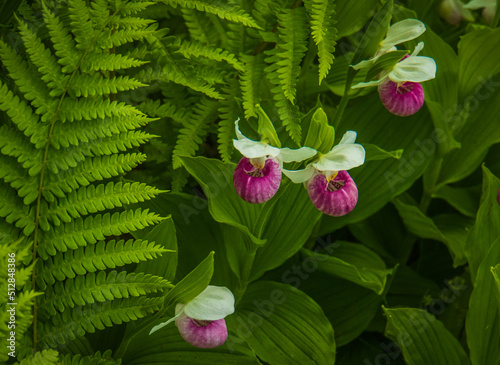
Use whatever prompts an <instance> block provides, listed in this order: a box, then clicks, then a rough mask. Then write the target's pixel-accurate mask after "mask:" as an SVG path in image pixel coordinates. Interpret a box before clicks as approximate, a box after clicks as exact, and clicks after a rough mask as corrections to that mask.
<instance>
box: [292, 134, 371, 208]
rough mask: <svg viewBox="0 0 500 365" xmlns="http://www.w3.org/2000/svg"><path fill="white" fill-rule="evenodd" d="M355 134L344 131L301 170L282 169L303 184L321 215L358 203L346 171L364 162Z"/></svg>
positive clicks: (364, 154)
mask: <svg viewBox="0 0 500 365" xmlns="http://www.w3.org/2000/svg"><path fill="white" fill-rule="evenodd" d="M356 136H357V134H356V132H354V131H347V132H346V133H345V134H344V136H343V137H342V140H341V141H340V142H339V144H338V145H336V146H334V147H333V148H332V150H331V151H330V152H328V153H327V154H325V155H321V156H320V157H319V158H318V159H317V160H316V161H315V162H312V163H310V164H308V165H307V166H306V168H305V169H303V170H297V171H288V170H283V173H284V174H285V175H286V176H288V177H289V178H290V180H292V181H293V182H294V183H306V187H307V191H308V193H309V198H310V199H311V202H312V203H313V204H314V206H315V207H316V208H318V209H319V210H320V211H322V212H323V213H325V214H328V215H331V216H334V217H340V216H343V215H346V214H348V213H349V212H351V211H352V210H353V209H354V207H355V206H356V204H357V202H358V188H357V186H356V184H355V183H354V181H353V180H352V178H351V176H350V175H349V174H348V173H347V171H346V170H350V169H352V168H354V167H357V166H360V165H362V164H363V163H364V162H365V157H366V151H365V149H364V147H363V146H362V145H360V144H359V143H355V141H356Z"/></svg>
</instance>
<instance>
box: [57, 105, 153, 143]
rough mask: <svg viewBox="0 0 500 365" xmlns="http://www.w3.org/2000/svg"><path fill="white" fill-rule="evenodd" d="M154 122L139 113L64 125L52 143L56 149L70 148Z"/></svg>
mask: <svg viewBox="0 0 500 365" xmlns="http://www.w3.org/2000/svg"><path fill="white" fill-rule="evenodd" d="M153 120H154V119H152V118H148V117H147V116H146V115H144V114H143V113H137V114H135V115H124V116H113V117H110V118H104V119H93V120H89V121H87V120H85V121H74V122H72V123H64V124H61V125H59V128H57V130H56V131H55V132H54V134H53V135H52V139H51V141H50V142H51V144H52V146H53V147H54V148H56V149H60V148H61V147H69V146H70V145H73V146H78V145H79V144H80V143H82V142H83V143H87V142H89V141H92V140H94V139H97V138H105V137H111V136H113V135H114V134H119V133H126V132H127V131H129V130H133V129H136V128H139V127H143V126H145V125H146V124H148V123H150V122H151V121H153Z"/></svg>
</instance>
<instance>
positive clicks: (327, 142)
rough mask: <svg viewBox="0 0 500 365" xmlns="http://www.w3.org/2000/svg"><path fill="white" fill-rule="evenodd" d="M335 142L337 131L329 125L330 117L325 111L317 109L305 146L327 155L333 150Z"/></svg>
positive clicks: (312, 118) (310, 124)
mask: <svg viewBox="0 0 500 365" xmlns="http://www.w3.org/2000/svg"><path fill="white" fill-rule="evenodd" d="M334 140H335V130H334V129H333V127H332V126H331V125H329V124H328V117H327V115H326V114H325V112H324V111H323V109H322V108H317V109H316V110H315V112H314V114H313V115H312V117H311V122H310V123H309V129H308V130H307V136H306V138H305V141H304V146H308V147H311V148H314V149H315V150H317V151H318V152H321V153H325V154H326V153H328V152H330V150H331V149H332V147H333V141H334Z"/></svg>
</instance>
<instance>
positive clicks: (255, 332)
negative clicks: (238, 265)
mask: <svg viewBox="0 0 500 365" xmlns="http://www.w3.org/2000/svg"><path fill="white" fill-rule="evenodd" d="M226 321H227V322H228V325H229V328H231V329H233V330H235V331H236V333H237V335H238V337H235V339H238V338H241V339H244V340H245V341H246V342H247V343H248V345H249V346H250V348H251V349H252V350H253V351H254V352H255V354H256V355H257V356H258V357H259V358H260V359H262V360H263V361H265V362H266V363H270V364H273V365H290V364H318V365H327V364H328V365H333V363H334V362H335V341H334V336H333V329H332V327H331V325H330V322H329V321H328V319H327V318H326V316H325V314H324V313H323V311H322V310H321V308H320V306H319V305H318V304H317V303H316V302H314V301H313V300H312V299H311V298H310V297H309V296H307V295H306V294H304V293H303V292H302V291H300V290H297V289H295V288H293V287H292V286H290V285H285V284H279V283H275V282H272V281H259V282H255V283H253V284H250V285H249V286H248V289H247V291H246V293H245V296H244V297H243V299H242V300H241V301H240V302H239V303H238V304H237V306H236V311H235V313H234V314H233V315H231V316H229V317H227V319H226ZM242 341H243V340H242Z"/></svg>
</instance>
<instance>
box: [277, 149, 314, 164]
mask: <svg viewBox="0 0 500 365" xmlns="http://www.w3.org/2000/svg"><path fill="white" fill-rule="evenodd" d="M316 153H318V151H316V150H315V149H314V148H311V147H301V148H298V149H296V150H292V149H290V148H280V158H281V159H282V160H283V162H292V161H296V162H300V161H304V160H307V159H308V158H311V157H313V156H315V155H316Z"/></svg>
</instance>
